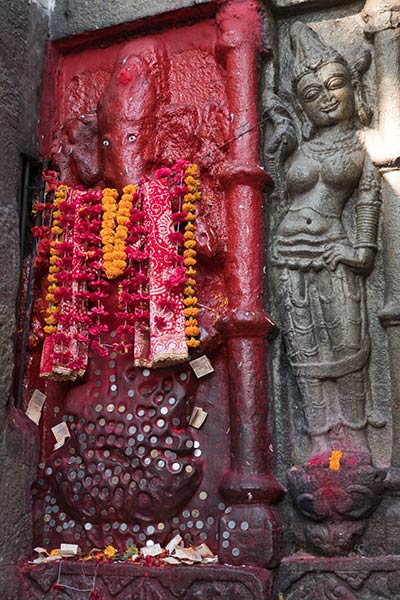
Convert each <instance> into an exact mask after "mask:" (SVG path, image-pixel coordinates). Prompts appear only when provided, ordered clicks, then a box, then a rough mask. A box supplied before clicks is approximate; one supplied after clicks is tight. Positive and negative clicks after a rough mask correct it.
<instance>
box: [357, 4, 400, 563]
mask: <svg viewBox="0 0 400 600" xmlns="http://www.w3.org/2000/svg"><path fill="white" fill-rule="evenodd" d="M363 19H364V21H365V33H366V34H367V35H368V36H371V37H372V39H373V42H374V47H375V64H376V80H377V92H378V115H379V126H378V137H377V140H374V142H373V144H371V149H370V153H371V155H372V156H371V157H372V160H373V162H374V164H375V166H376V167H377V168H378V169H379V171H380V173H381V175H382V200H383V211H382V214H383V227H384V234H383V249H384V265H385V282H386V304H385V306H384V308H383V310H382V311H381V313H380V321H381V324H382V325H383V327H385V328H386V331H387V335H388V349H389V363H390V378H391V389H392V418H393V441H392V459H391V469H390V470H389V474H388V476H387V478H386V485H387V488H388V489H389V490H391V492H392V493H393V494H394V495H395V496H396V495H399V494H400V371H399V366H398V357H399V353H400V235H399V228H400V78H399V72H400V6H399V4H398V2H397V0H368V1H367V3H366V5H365V7H364V11H363ZM376 141H378V143H376ZM399 517H400V503H398V502H395V504H392V506H391V507H390V508H389V510H388V513H387V528H388V531H387V533H388V536H389V538H388V543H389V544H390V546H391V551H394V552H399V551H400V542H399V528H398V523H399ZM393 526H394V529H393ZM393 531H394V536H393ZM393 544H394V545H393Z"/></svg>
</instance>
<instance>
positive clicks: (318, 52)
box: [290, 21, 372, 138]
mask: <svg viewBox="0 0 400 600" xmlns="http://www.w3.org/2000/svg"><path fill="white" fill-rule="evenodd" d="M290 39H291V42H292V47H293V51H294V61H293V71H292V73H293V74H292V78H293V89H294V91H295V90H296V87H297V84H298V82H299V81H300V79H301V78H302V77H303V76H304V75H306V74H307V73H310V72H315V71H317V70H318V69H319V68H320V67H322V66H323V65H327V64H329V63H332V62H336V63H341V64H342V65H344V66H345V67H346V68H347V69H348V71H349V73H350V74H351V79H352V83H353V88H354V93H355V98H356V106H357V114H358V117H359V120H360V122H361V123H362V124H363V125H367V124H368V123H369V122H370V120H371V115H372V113H371V110H370V108H369V106H368V103H367V101H366V98H365V95H364V89H363V85H362V77H363V75H364V74H365V72H366V71H367V70H368V67H369V65H370V63H371V54H370V52H369V51H368V50H364V51H363V52H361V54H360V55H359V57H358V58H357V59H356V60H355V61H354V62H352V63H351V64H349V63H348V62H347V61H346V59H345V58H344V57H343V56H342V55H341V54H340V53H339V52H338V51H337V50H335V49H334V48H332V47H331V46H328V44H325V43H324V42H323V41H322V40H321V38H320V37H319V35H318V34H317V33H316V32H315V31H314V30H313V29H311V27H308V25H305V24H304V23H301V22H300V21H297V22H296V23H293V25H292V26H291V28H290ZM304 135H305V137H306V138H308V137H309V134H308V133H305V134H304Z"/></svg>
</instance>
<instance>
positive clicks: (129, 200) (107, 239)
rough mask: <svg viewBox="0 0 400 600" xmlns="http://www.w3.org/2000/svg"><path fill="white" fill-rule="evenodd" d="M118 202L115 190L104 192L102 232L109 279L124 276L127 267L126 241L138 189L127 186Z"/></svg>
mask: <svg viewBox="0 0 400 600" xmlns="http://www.w3.org/2000/svg"><path fill="white" fill-rule="evenodd" d="M122 192H123V194H122V197H121V199H120V201H119V202H118V192H117V190H115V189H111V188H105V189H104V190H103V198H102V204H103V219H102V228H101V231H100V234H101V239H102V243H103V269H104V272H105V274H106V277H107V279H115V278H116V277H119V276H120V275H122V274H123V272H124V271H125V269H126V266H127V256H126V239H127V237H128V224H129V222H130V214H131V210H132V205H133V197H134V195H135V193H136V187H135V186H134V185H132V184H130V185H126V186H125V187H124V188H123V190H122Z"/></svg>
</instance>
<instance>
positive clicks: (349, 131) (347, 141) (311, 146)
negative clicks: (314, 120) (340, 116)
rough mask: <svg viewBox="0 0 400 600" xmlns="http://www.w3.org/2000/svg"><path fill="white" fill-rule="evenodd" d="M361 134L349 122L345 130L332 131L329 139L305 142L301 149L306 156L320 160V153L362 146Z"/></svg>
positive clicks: (324, 153)
mask: <svg viewBox="0 0 400 600" xmlns="http://www.w3.org/2000/svg"><path fill="white" fill-rule="evenodd" d="M361 136H362V132H361V131H359V130H358V129H357V128H356V127H354V125H353V124H350V125H349V127H348V128H346V129H345V130H343V129H342V130H340V131H337V132H332V135H331V137H330V138H329V139H326V140H322V139H313V140H310V141H309V142H305V143H304V144H303V145H302V146H301V149H302V151H303V153H304V154H305V155H306V156H308V157H309V158H313V159H314V160H317V161H318V162H320V158H321V155H325V156H329V155H334V154H337V153H338V152H347V151H350V150H351V151H355V150H356V149H357V148H362V145H363V144H362V139H361Z"/></svg>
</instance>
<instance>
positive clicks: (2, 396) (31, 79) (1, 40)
mask: <svg viewBox="0 0 400 600" xmlns="http://www.w3.org/2000/svg"><path fill="white" fill-rule="evenodd" d="M47 30H48V16H47V14H46V11H45V10H43V8H41V7H38V6H37V5H36V4H35V3H30V2H29V1H28V0H12V1H11V2H2V3H1V5H0V89H1V92H2V93H1V101H0V130H1V133H2V136H1V137H2V143H1V146H0V188H1V207H2V209H1V212H0V256H1V262H0V364H1V368H0V431H2V437H1V439H0V464H1V469H0V489H1V493H0V514H1V522H0V581H1V587H2V594H1V595H2V597H3V598H16V597H17V593H16V592H15V587H14V584H15V578H14V577H13V570H12V569H13V568H12V567H11V566H10V565H12V563H13V562H14V561H15V560H16V559H17V558H18V557H19V556H21V554H23V553H24V552H26V551H27V550H28V549H29V547H30V544H31V536H30V522H31V516H30V485H31V481H32V478H33V477H34V476H35V469H34V465H33V463H32V458H33V457H34V454H35V452H34V447H35V445H34V443H32V442H33V440H34V437H31V436H32V434H34V432H32V430H31V429H30V428H29V425H28V429H27V432H28V436H27V438H25V439H23V437H24V436H22V435H21V433H19V430H18V422H19V420H20V416H19V415H18V413H17V412H16V411H12V412H10V413H9V414H8V416H7V414H6V413H7V405H8V403H9V402H10V395H11V387H12V377H13V369H14V340H15V329H16V325H15V310H16V309H15V306H16V298H17V293H18V286H19V279H20V256H19V244H20V242H19V236H18V231H19V225H18V221H19V215H18V203H17V198H18V188H19V185H20V182H21V178H22V174H21V163H22V160H21V155H22V154H24V155H27V156H30V157H32V158H35V157H37V154H38V150H37V148H38V145H37V140H36V127H37V108H38V99H39V93H40V85H41V72H42V65H43V58H44V50H45V44H46V39H47ZM6 423H7V425H6Z"/></svg>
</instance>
